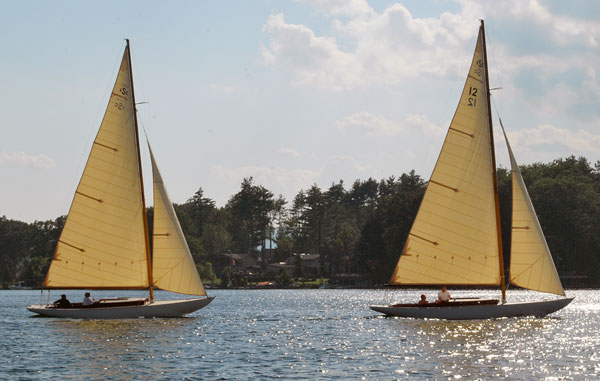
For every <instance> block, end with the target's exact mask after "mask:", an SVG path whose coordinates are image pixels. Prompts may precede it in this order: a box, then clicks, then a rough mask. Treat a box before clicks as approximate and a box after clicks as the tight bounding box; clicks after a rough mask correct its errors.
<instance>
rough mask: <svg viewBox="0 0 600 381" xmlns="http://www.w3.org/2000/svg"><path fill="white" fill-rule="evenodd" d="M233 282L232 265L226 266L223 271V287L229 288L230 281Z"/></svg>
mask: <svg viewBox="0 0 600 381" xmlns="http://www.w3.org/2000/svg"><path fill="white" fill-rule="evenodd" d="M230 282H231V267H225V268H224V269H223V272H222V273H221V287H223V288H227V287H229V283H230Z"/></svg>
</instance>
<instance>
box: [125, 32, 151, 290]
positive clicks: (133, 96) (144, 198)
mask: <svg viewBox="0 0 600 381" xmlns="http://www.w3.org/2000/svg"><path fill="white" fill-rule="evenodd" d="M125 41H127V61H128V64H129V80H130V81H131V100H132V102H133V120H134V124H135V142H136V145H137V156H138V168H139V171H140V187H141V189H140V190H141V192H142V214H143V219H144V237H145V240H146V264H147V266H148V291H149V292H150V302H153V301H154V290H153V286H154V281H153V279H152V258H151V256H150V235H149V233H148V216H147V215H146V197H145V196H144V176H143V175H142V156H141V152H140V135H139V133H138V121H137V109H136V107H135V93H134V91H133V72H132V69H131V49H130V48H129V39H128V38H127V39H125Z"/></svg>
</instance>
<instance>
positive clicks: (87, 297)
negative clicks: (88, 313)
mask: <svg viewBox="0 0 600 381" xmlns="http://www.w3.org/2000/svg"><path fill="white" fill-rule="evenodd" d="M92 304H94V299H91V298H90V293H89V292H86V293H85V296H84V297H83V305H84V306H91V305H92Z"/></svg>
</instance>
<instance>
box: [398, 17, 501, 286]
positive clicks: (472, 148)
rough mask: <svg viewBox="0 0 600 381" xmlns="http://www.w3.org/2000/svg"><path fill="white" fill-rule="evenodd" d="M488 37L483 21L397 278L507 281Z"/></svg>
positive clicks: (485, 282) (400, 281)
mask: <svg viewBox="0 0 600 381" xmlns="http://www.w3.org/2000/svg"><path fill="white" fill-rule="evenodd" d="M483 44H484V36H483V28H480V31H479V36H478V39H477V45H476V48H475V53H474V54H473V59H472V62H471V67H470V69H469V74H468V76H467V80H466V83H465V86H464V89H463V92H462V96H461V99H460V102H459V105H458V107H457V109H456V113H455V115H454V118H453V119H452V123H451V124H450V127H449V129H448V133H447V135H446V139H445V141H444V144H443V146H442V150H441V153H440V156H439V158H438V161H437V163H436V165H435V168H434V170H433V174H432V175H431V179H430V180H429V183H428V185H427V190H426V191H425V195H424V197H423V201H422V202H421V206H420V208H419V211H418V213H417V216H416V218H415V221H414V223H413V226H412V228H411V230H410V234H409V236H408V238H407V241H406V244H405V246H404V249H403V251H402V254H401V256H400V259H399V260H398V263H397V265H396V268H395V270H394V273H393V275H392V278H391V280H390V283H391V284H396V285H398V284H413V285H424V284H427V285H431V284H448V285H498V284H500V270H499V252H500V243H499V239H498V237H499V232H498V220H497V210H496V201H495V196H494V179H495V160H494V157H493V151H492V149H493V148H492V144H491V143H492V136H491V135H490V120H489V109H488V100H487V96H486V94H487V91H488V89H487V81H486V76H487V73H485V70H486V66H485V65H484V60H485V52H484V46H483Z"/></svg>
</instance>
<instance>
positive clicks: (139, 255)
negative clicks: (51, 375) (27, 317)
mask: <svg viewBox="0 0 600 381" xmlns="http://www.w3.org/2000/svg"><path fill="white" fill-rule="evenodd" d="M128 54H129V47H126V48H125V52H124V54H123V58H122V60H121V65H120V67H119V73H118V75H117V79H116V81H115V85H114V87H113V90H112V94H111V97H110V100H109V102H108V105H107V108H106V112H105V114H104V118H103V120H102V123H101V125H100V128H99V130H98V133H97V135H96V137H95V139H94V143H93V144H92V148H91V152H90V155H89V157H88V160H87V163H86V166H85V168H84V171H83V174H82V176H81V180H80V182H79V184H78V186H77V190H76V192H75V195H74V197H73V202H72V204H71V208H70V210H69V214H68V216H67V219H66V221H65V226H64V228H63V230H62V232H61V235H60V238H59V241H58V243H57V246H56V250H55V254H54V258H53V261H52V262H51V264H50V269H49V270H48V274H47V275H46V279H45V282H44V287H45V288H86V289H98V288H111V289H140V288H147V287H149V282H148V273H147V257H146V249H147V248H146V243H145V232H144V220H143V211H144V202H143V195H142V189H141V188H142V187H141V173H140V169H139V157H138V149H137V134H136V130H135V124H134V118H135V117H134V112H135V108H134V101H133V97H132V91H133V84H132V79H131V71H130V62H129V59H128ZM82 262H83V263H82ZM77 263H79V265H76V264H77Z"/></svg>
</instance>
